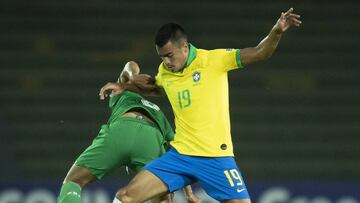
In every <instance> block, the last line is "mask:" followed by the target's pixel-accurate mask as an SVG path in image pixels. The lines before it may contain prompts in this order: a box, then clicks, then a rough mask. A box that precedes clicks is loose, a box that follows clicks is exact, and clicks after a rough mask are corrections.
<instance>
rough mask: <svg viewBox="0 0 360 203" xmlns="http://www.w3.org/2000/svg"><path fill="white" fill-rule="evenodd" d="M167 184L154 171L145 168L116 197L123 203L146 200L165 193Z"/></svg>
mask: <svg viewBox="0 0 360 203" xmlns="http://www.w3.org/2000/svg"><path fill="white" fill-rule="evenodd" d="M167 191H168V187H167V185H166V184H165V183H164V182H163V181H161V180H160V179H159V178H158V177H157V176H155V175H154V174H153V173H151V172H149V171H147V170H143V171H141V172H140V173H138V174H137V175H136V176H135V177H134V178H133V179H132V180H131V181H130V183H129V184H128V185H127V186H126V187H124V188H122V189H120V190H119V191H118V192H117V193H116V198H117V199H118V200H120V201H121V202H122V203H128V202H145V201H147V200H150V199H152V198H154V197H156V196H159V195H164V194H166V193H167Z"/></svg>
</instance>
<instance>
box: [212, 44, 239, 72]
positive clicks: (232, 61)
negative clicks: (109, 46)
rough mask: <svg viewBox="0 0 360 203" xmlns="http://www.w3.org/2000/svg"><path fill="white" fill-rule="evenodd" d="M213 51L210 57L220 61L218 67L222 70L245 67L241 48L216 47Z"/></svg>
mask: <svg viewBox="0 0 360 203" xmlns="http://www.w3.org/2000/svg"><path fill="white" fill-rule="evenodd" d="M211 52H212V53H211V56H210V57H211V58H214V59H216V60H217V61H218V65H217V68H219V69H220V71H225V72H227V71H230V70H234V69H236V68H242V67H243V65H242V64H241V60H240V50H239V49H215V50H212V51H211Z"/></svg>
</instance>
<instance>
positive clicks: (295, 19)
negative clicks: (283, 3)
mask: <svg viewBox="0 0 360 203" xmlns="http://www.w3.org/2000/svg"><path fill="white" fill-rule="evenodd" d="M293 12H294V9H293V8H290V9H289V10H288V11H286V12H285V13H281V18H282V19H284V20H286V21H288V22H289V23H290V24H291V25H295V26H297V27H299V26H300V25H301V23H302V22H301V20H300V17H301V16H300V15H299V14H296V13H293Z"/></svg>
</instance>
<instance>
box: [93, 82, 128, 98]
mask: <svg viewBox="0 0 360 203" xmlns="http://www.w3.org/2000/svg"><path fill="white" fill-rule="evenodd" d="M108 90H112V92H111V94H110V97H112V96H114V95H116V94H118V93H119V92H122V91H123V88H122V87H121V86H120V85H119V84H117V83H113V82H108V83H106V85H104V86H103V87H102V88H101V89H100V92H99V96H100V99H101V100H104V99H105V97H107V96H109V95H108V94H107V93H106V91H108Z"/></svg>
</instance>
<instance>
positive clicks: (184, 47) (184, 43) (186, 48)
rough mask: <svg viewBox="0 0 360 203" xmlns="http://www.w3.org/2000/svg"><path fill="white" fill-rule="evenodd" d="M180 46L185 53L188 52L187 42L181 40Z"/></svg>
mask: <svg viewBox="0 0 360 203" xmlns="http://www.w3.org/2000/svg"><path fill="white" fill-rule="evenodd" d="M182 48H183V50H184V52H185V53H186V54H188V53H189V43H188V42H187V41H185V42H183V45H182Z"/></svg>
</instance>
